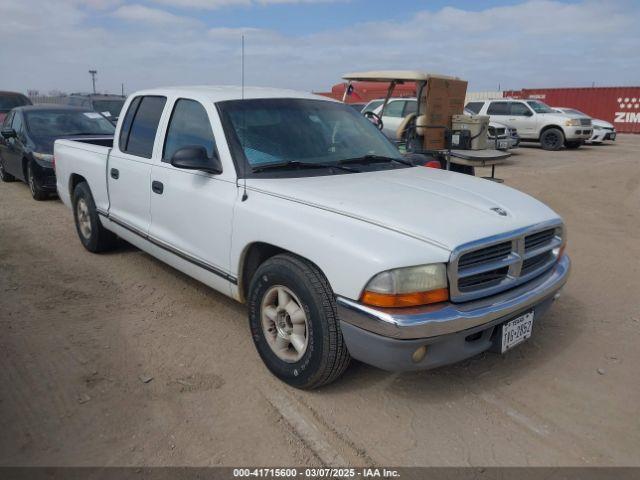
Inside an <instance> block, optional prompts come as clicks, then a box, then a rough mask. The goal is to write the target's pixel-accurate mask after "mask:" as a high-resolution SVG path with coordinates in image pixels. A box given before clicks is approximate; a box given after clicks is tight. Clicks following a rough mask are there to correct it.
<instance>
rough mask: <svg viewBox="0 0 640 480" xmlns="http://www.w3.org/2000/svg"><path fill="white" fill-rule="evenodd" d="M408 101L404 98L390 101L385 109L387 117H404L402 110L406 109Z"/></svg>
mask: <svg viewBox="0 0 640 480" xmlns="http://www.w3.org/2000/svg"><path fill="white" fill-rule="evenodd" d="M405 103H406V102H404V101H402V100H396V101H394V102H389V103H388V104H387V106H386V107H385V109H384V115H383V116H385V117H399V118H402V111H403V110H404V104H405Z"/></svg>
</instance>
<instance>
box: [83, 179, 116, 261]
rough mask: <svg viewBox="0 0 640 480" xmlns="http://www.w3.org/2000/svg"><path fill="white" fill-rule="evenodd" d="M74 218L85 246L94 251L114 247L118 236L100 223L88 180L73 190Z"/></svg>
mask: <svg viewBox="0 0 640 480" xmlns="http://www.w3.org/2000/svg"><path fill="white" fill-rule="evenodd" d="M73 218H74V220H75V223H76V231H77V232H78V237H80V241H81V242H82V245H84V248H86V249H87V250H89V251H90V252H93V253H98V252H104V251H107V250H111V249H112V248H114V246H115V245H116V241H117V237H116V235H115V234H113V233H112V232H110V231H109V230H107V229H106V228H104V227H103V226H102V224H101V223H100V219H99V218H98V211H97V210H96V204H95V202H94V201H93V195H91V190H90V189H89V185H88V184H87V183H86V182H82V183H79V184H78V185H76V188H75V189H74V190H73Z"/></svg>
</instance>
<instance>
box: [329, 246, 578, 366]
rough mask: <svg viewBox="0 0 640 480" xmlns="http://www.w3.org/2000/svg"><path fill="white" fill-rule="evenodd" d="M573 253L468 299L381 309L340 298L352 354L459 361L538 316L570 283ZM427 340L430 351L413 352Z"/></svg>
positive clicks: (380, 362) (382, 359)
mask: <svg viewBox="0 0 640 480" xmlns="http://www.w3.org/2000/svg"><path fill="white" fill-rule="evenodd" d="M569 271H570V260H569V257H567V256H566V255H564V256H563V257H562V258H561V259H560V260H559V261H558V262H557V263H556V264H555V265H554V267H553V268H552V269H551V270H549V271H547V272H545V273H544V274H542V275H541V276H539V277H537V278H535V279H534V280H531V281H530V282H527V283H526V284H523V285H521V286H519V287H517V288H514V289H511V290H508V291H506V292H502V293H500V294H497V295H493V296H491V297H488V298H483V299H479V300H474V301H470V302H464V303H458V304H454V303H444V304H437V305H428V306H424V307H419V308H411V309H378V308H372V307H369V306H366V305H363V304H361V303H358V302H355V301H353V300H349V299H346V298H343V297H338V298H337V304H338V314H339V318H340V325H341V328H342V333H343V336H344V339H345V342H346V344H347V347H348V349H349V352H350V353H351V356H352V357H354V358H356V359H358V360H360V361H363V362H365V363H368V364H371V365H374V366H376V367H379V368H382V369H385V370H392V371H404V370H423V369H429V368H435V367H438V366H441V365H446V364H449V363H453V362H457V361H460V360H463V359H465V358H469V357H471V356H473V355H477V354H478V353H480V352H483V351H485V350H488V349H489V348H491V346H492V342H493V339H492V337H493V333H494V331H495V328H496V327H497V326H499V325H500V324H501V323H503V322H504V321H506V320H509V319H511V318H513V317H516V316H518V315H519V314H520V313H522V312H525V311H528V310H532V309H533V310H534V313H535V317H536V319H537V318H539V316H540V315H541V314H542V313H544V311H546V309H547V308H548V307H549V306H550V305H551V303H552V302H553V299H554V297H555V295H556V294H557V293H558V291H559V290H560V289H561V288H562V286H563V285H564V284H565V283H566V281H567V278H568V276H569ZM423 345H426V346H427V355H426V356H425V357H424V359H422V360H421V361H419V362H414V361H413V359H412V354H413V353H414V352H415V351H416V349H417V348H419V347H421V346H423Z"/></svg>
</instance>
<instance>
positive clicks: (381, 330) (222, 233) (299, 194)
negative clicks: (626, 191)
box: [55, 87, 570, 388]
mask: <svg viewBox="0 0 640 480" xmlns="http://www.w3.org/2000/svg"><path fill="white" fill-rule="evenodd" d="M55 159H56V174H57V188H58V193H59V195H60V198H61V199H62V201H63V202H64V203H65V204H66V205H67V206H69V207H70V208H71V209H72V211H73V214H74V218H75V223H76V227H77V232H78V236H79V238H80V241H81V242H82V244H83V245H84V246H85V247H86V249H87V250H89V251H91V252H99V251H103V250H106V249H108V248H111V247H113V245H114V240H115V238H116V236H117V237H121V238H123V239H125V240H126V241H128V242H130V243H132V244H134V245H136V246H138V247H139V248H141V249H142V250H144V251H146V252H148V253H150V254H151V255H153V256H155V257H157V258H158V259H160V260H161V261H163V262H166V263H168V264H169V265H172V266H173V267H174V268H176V269H178V270H180V271H182V272H185V273H186V274H188V275H191V276H192V277H194V278H196V279H198V280H200V281H202V282H204V283H205V284H207V285H209V286H211V287H212V288H214V289H215V290H217V291H219V292H222V293H223V294H225V295H228V296H231V297H233V298H235V299H236V300H238V301H240V302H245V303H246V304H247V305H248V315H249V323H250V328H251V334H252V336H253V340H254V342H255V345H256V348H257V350H258V352H259V354H260V356H261V357H262V359H263V360H264V362H265V364H266V365H267V367H268V368H269V369H270V370H271V372H273V373H274V374H275V375H276V376H278V377H279V378H280V379H282V380H283V381H285V382H287V383H289V384H291V385H293V386H296V387H298V388H313V387H318V386H320V385H323V384H326V383H329V382H331V381H333V380H335V379H336V378H337V377H339V376H340V375H341V374H342V372H343V371H344V370H345V369H346V367H347V365H348V363H349V360H350V358H356V359H358V360H361V361H363V362H366V363H369V364H371V365H375V366H377V367H380V368H383V369H387V370H392V371H403V370H418V369H428V368H433V367H437V366H440V365H444V364H448V363H452V362H455V361H459V360H462V359H465V358H468V357H470V356H473V355H476V354H478V353H480V352H482V351H485V350H488V349H491V348H493V349H495V350H497V351H499V352H505V351H506V350H508V349H510V348H512V347H513V346H515V345H517V344H519V343H520V342H522V341H524V340H526V339H527V338H528V337H529V336H530V335H531V334H532V329H533V331H534V332H535V328H534V327H535V325H536V324H537V322H538V321H539V317H540V316H541V315H542V314H543V313H544V311H545V310H546V309H547V307H548V306H549V305H550V304H551V303H552V301H553V300H554V299H555V298H556V297H557V295H558V292H559V290H560V288H561V287H562V286H563V285H564V283H565V281H566V280H567V276H568V274H569V265H570V263H569V259H568V257H567V255H565V254H564V246H565V239H566V233H565V229H564V225H563V222H562V220H561V218H560V217H559V216H558V215H557V214H556V213H554V212H553V211H552V210H551V209H550V208H548V207H547V206H545V205H543V204H542V203H540V202H539V201H537V200H535V199H533V198H531V197H530V196H528V195H525V194H523V193H521V192H518V191H516V190H514V189H511V188H508V187H505V186H503V185H498V184H496V183H494V182H490V181H487V180H483V179H480V178H475V177H472V176H469V175H462V174H457V173H453V172H449V171H444V170H437V169H432V168H423V167H414V166H413V165H411V164H409V163H408V162H407V160H406V159H405V158H404V157H403V156H402V155H401V154H400V153H399V152H398V151H397V149H396V148H395V147H394V146H393V145H392V144H391V142H389V141H388V140H387V139H386V138H385V137H384V135H383V134H382V133H380V132H379V131H378V130H377V129H376V128H375V127H374V126H373V125H372V124H371V123H370V122H369V121H368V120H367V119H366V118H364V117H363V116H362V115H360V114H359V113H358V112H356V111H355V110H354V109H352V108H350V107H349V106H347V105H344V104H342V103H339V102H334V101H332V100H329V99H326V98H324V97H318V96H314V95H311V94H306V93H299V92H294V91H288V90H275V89H262V88H246V89H244V90H241V89H240V88H235V87H185V88H164V89H155V90H147V91H141V92H138V93H135V94H133V95H131V96H130V97H129V98H128V99H127V102H126V104H125V106H124V109H123V115H121V116H120V119H119V120H118V124H117V127H116V132H115V137H114V140H113V145H112V146H104V144H103V145H97V144H94V143H92V142H91V141H70V140H59V141H57V142H56V143H55ZM212 321H215V319H212Z"/></svg>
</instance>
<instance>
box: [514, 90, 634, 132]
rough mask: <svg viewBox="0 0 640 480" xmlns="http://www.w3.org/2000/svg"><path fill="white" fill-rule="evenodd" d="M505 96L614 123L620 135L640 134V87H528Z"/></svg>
mask: <svg viewBox="0 0 640 480" xmlns="http://www.w3.org/2000/svg"><path fill="white" fill-rule="evenodd" d="M504 96H505V97H513V98H533V99H537V100H541V101H543V102H544V103H546V104H547V105H549V106H551V107H568V108H575V109H577V110H580V111H582V112H584V113H586V114H587V115H589V116H591V117H593V118H599V119H600V120H606V121H607V122H611V123H612V124H613V125H614V126H615V127H616V130H617V131H618V132H621V133H640V87H587V88H525V89H522V90H512V91H505V92H504Z"/></svg>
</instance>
